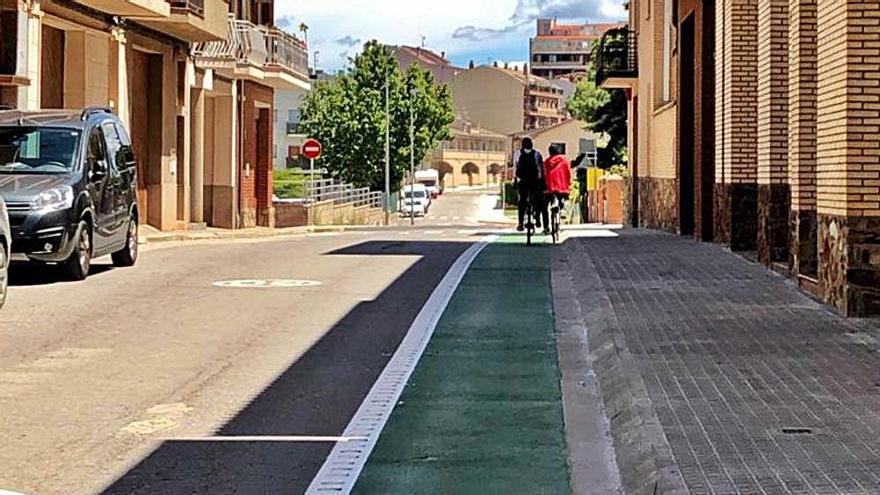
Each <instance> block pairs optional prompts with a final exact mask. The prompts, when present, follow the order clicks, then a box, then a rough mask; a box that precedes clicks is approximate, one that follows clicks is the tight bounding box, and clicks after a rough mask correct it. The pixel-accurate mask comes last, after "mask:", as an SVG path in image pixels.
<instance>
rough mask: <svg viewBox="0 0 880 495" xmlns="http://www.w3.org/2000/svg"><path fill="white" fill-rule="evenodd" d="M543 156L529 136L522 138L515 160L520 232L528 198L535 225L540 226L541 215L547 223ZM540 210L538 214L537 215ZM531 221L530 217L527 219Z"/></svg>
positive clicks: (517, 228) (517, 227) (518, 226)
mask: <svg viewBox="0 0 880 495" xmlns="http://www.w3.org/2000/svg"><path fill="white" fill-rule="evenodd" d="M543 171H544V157H542V156H541V153H540V152H539V151H538V150H536V149H535V145H534V143H533V142H532V140H531V138H524V139H523V140H522V149H521V150H520V154H519V160H518V161H517V162H516V178H517V192H518V193H519V205H518V206H519V223H518V224H517V226H516V230H517V231H519V232H522V231H523V230H524V229H525V228H524V225H525V222H524V221H525V220H526V218H525V215H526V205H527V204H528V203H527V201H528V198H531V200H532V211H533V212H534V214H535V226H536V227H537V228H541V220H542V218H541V217H543V220H544V225H547V224H548V223H549V215H548V213H547V209H546V208H544V207H543V204H544V178H543V174H544V172H543ZM538 212H540V215H538ZM529 221H531V219H529Z"/></svg>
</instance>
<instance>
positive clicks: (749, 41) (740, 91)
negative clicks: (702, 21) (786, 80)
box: [716, 0, 758, 184]
mask: <svg viewBox="0 0 880 495" xmlns="http://www.w3.org/2000/svg"><path fill="white" fill-rule="evenodd" d="M721 3H722V4H723V9H722V12H721V15H719V16H718V20H719V22H720V29H719V30H718V32H717V33H716V36H717V37H718V38H719V40H720V42H719V43H717V45H716V49H717V50H720V51H721V55H722V57H721V58H719V59H718V60H719V62H718V69H719V70H721V71H722V77H721V84H720V90H719V94H718V102H719V112H720V113H721V115H720V117H721V123H722V125H721V128H720V129H719V130H718V131H719V132H718V134H719V137H720V139H719V140H718V141H717V144H716V149H717V152H716V155H717V156H718V157H719V159H720V165H721V166H720V167H718V168H717V169H718V170H721V171H722V173H719V174H717V175H716V180H720V181H723V182H725V183H728V184H753V183H755V182H756V180H757V142H756V139H755V138H756V135H755V132H756V131H755V129H756V127H757V106H758V100H757V89H758V88H757V78H756V77H755V75H756V74H757V71H758V46H757V36H758V32H757V31H758V22H757V21H758V1H757V0H726V1H723V2H721Z"/></svg>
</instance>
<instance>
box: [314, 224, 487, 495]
mask: <svg viewBox="0 0 880 495" xmlns="http://www.w3.org/2000/svg"><path fill="white" fill-rule="evenodd" d="M495 239H497V236H488V237H484V238H483V239H481V240H480V241H479V242H477V243H475V244H473V245H471V247H469V248H468V249H467V251H465V252H464V253H463V254H462V255H461V256H460V257H459V258H458V259H457V260H456V261H455V263H453V265H452V267H450V268H449V271H448V272H447V273H446V275H445V276H444V277H443V280H441V281H440V283H439V284H438V285H437V287H436V288H435V289H434V292H432V293H431V296H430V297H429V298H428V300H427V301H426V302H425V305H424V306H423V307H422V309H421V311H419V314H418V315H417V316H416V318H415V320H413V322H412V325H410V327H409V330H408V331H407V333H406V336H405V337H404V338H403V341H402V342H401V343H400V346H399V347H398V348H397V351H396V352H395V353H394V355H393V356H392V357H391V359H390V360H389V361H388V364H387V365H386V366H385V369H384V370H382V374H381V375H379V379H378V380H376V383H374V384H373V387H372V388H371V389H370V392H369V393H368V394H367V396H366V397H365V398H364V401H363V402H362V403H361V405H360V407H359V408H358V410H357V412H356V413H355V415H354V416H353V417H352V419H351V421H350V422H349V423H348V426H347V427H346V428H345V431H344V432H343V433H342V436H343V437H350V438H356V437H363V438H364V440H352V441H350V442H345V443H337V444H336V446H335V447H333V450H332V451H331V452H330V455H329V456H328V457H327V459H326V460H325V461H324V464H323V466H321V469H320V471H318V474H317V475H316V476H315V478H314V479H313V480H312V482H311V484H310V485H309V488H308V490H306V495H317V494H321V493H340V494H347V493H350V492H351V490H352V489H353V488H354V485H355V483H356V482H357V479H358V476H360V473H361V471H362V470H363V468H364V465H365V464H366V462H367V458H369V456H370V453H371V452H372V451H373V448H374V447H375V446H376V442H377V441H378V440H379V435H380V434H381V433H382V429H383V428H384V427H385V424H386V423H387V422H388V418H389V417H390V416H391V411H392V410H393V409H394V406H395V405H396V404H397V401H398V400H400V395H401V394H402V393H403V389H404V387H405V386H406V383H407V381H409V378H410V376H411V375H412V373H413V371H414V370H415V368H416V365H417V364H418V362H419V359H421V357H422V354H423V353H424V352H425V348H426V347H427V346H428V342H429V341H430V340H431V336H433V335H434V330H435V329H436V328H437V323H438V322H439V321H440V317H441V316H443V312H444V311H445V310H446V307H447V306H448V305H449V301H450V300H451V299H452V295H453V294H454V293H455V290H456V289H457V288H458V285H459V284H460V283H461V281H462V279H463V278H464V276H465V274H466V273H467V271H468V269H469V268H470V266H471V264H472V263H473V262H474V260H475V259H476V258H477V256H478V255H479V254H480V252H482V251H483V249H484V248H485V247H486V246H487V245H489V244H490V243H492V242H494V241H495Z"/></svg>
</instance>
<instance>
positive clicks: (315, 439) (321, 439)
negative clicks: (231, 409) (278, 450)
mask: <svg viewBox="0 0 880 495" xmlns="http://www.w3.org/2000/svg"><path fill="white" fill-rule="evenodd" d="M165 440H166V441H173V442H292V443H340V442H342V443H346V442H363V441H365V440H367V437H328V436H308V435H250V436H248V435H243V436H228V437H227V436H216V437H174V438H166V439H165Z"/></svg>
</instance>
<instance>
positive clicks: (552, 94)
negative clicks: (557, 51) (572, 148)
mask: <svg viewBox="0 0 880 495" xmlns="http://www.w3.org/2000/svg"><path fill="white" fill-rule="evenodd" d="M451 88H452V98H453V102H454V104H455V111H456V114H457V115H461V116H462V117H463V118H465V119H466V120H469V121H471V122H473V123H474V124H476V125H479V126H480V127H482V128H484V129H488V130H491V131H493V132H497V133H500V134H505V135H511V134H516V133H519V132H523V131H530V130H533V129H538V128H541V127H548V126H551V125H555V124H558V123H560V122H562V121H564V120H566V119H567V113H566V111H565V95H564V92H563V90H562V89H560V88H559V87H558V86H556V85H555V84H554V83H553V82H552V81H548V80H547V79H544V78H541V77H536V76H532V75H529V74H528V67H525V68H524V70H523V71H522V72H521V71H516V70H511V69H506V68H502V67H494V66H480V67H474V68H472V69H469V70H466V71H463V72H461V73H460V74H458V75H457V76H456V77H455V79H454V80H453V82H452V86H451Z"/></svg>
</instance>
